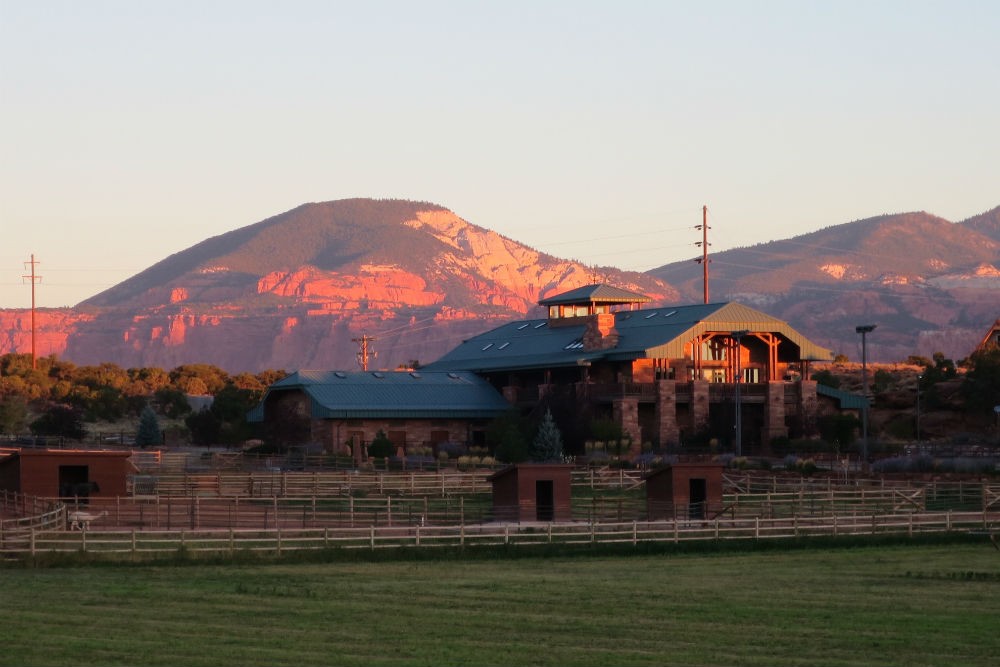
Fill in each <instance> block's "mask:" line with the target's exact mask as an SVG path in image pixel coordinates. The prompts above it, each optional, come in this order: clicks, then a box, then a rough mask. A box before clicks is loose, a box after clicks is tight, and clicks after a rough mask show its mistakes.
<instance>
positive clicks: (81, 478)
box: [59, 466, 96, 499]
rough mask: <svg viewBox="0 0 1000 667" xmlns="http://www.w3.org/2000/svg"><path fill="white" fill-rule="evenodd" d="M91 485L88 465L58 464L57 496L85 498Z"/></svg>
mask: <svg viewBox="0 0 1000 667" xmlns="http://www.w3.org/2000/svg"><path fill="white" fill-rule="evenodd" d="M92 486H96V485H92V484H91V482H90V466H59V497H61V498H73V497H78V498H84V499H86V498H87V497H88V496H89V495H90V491H91V487H92ZM94 490H95V491H96V489H94Z"/></svg>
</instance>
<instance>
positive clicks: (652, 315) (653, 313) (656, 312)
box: [646, 310, 660, 320]
mask: <svg viewBox="0 0 1000 667" xmlns="http://www.w3.org/2000/svg"><path fill="white" fill-rule="evenodd" d="M659 314H660V312H659V311H657V310H654V311H653V312H651V313H650V314H649V315H646V319H647V320H648V319H650V318H653V317H656V316H657V315H659Z"/></svg>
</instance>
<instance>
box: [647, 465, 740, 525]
mask: <svg viewBox="0 0 1000 667" xmlns="http://www.w3.org/2000/svg"><path fill="white" fill-rule="evenodd" d="M724 468H725V466H724V465H723V464H721V463H711V462H708V461H705V462H690V463H674V464H672V465H669V466H667V467H665V468H660V469H658V470H654V471H653V472H651V473H649V474H648V475H646V515H647V517H648V518H649V520H650V521H657V520H660V519H706V518H712V517H714V516H716V515H718V514H719V513H720V512H722V509H723V507H724V506H723V503H722V471H723V469H724Z"/></svg>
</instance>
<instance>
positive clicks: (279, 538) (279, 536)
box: [277, 528, 281, 556]
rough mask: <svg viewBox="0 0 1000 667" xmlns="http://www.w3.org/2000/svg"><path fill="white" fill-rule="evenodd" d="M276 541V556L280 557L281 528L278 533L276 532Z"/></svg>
mask: <svg viewBox="0 0 1000 667" xmlns="http://www.w3.org/2000/svg"><path fill="white" fill-rule="evenodd" d="M277 541H278V545H277V546H278V555H279V556H280V555H281V528H278V531H277Z"/></svg>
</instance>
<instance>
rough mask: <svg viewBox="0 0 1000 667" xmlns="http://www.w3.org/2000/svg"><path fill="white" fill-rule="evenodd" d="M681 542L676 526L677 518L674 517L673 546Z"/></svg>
mask: <svg viewBox="0 0 1000 667" xmlns="http://www.w3.org/2000/svg"><path fill="white" fill-rule="evenodd" d="M680 541H681V535H680V529H679V528H678V526H677V517H676V516H675V517H674V544H677V543H678V542H680Z"/></svg>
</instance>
